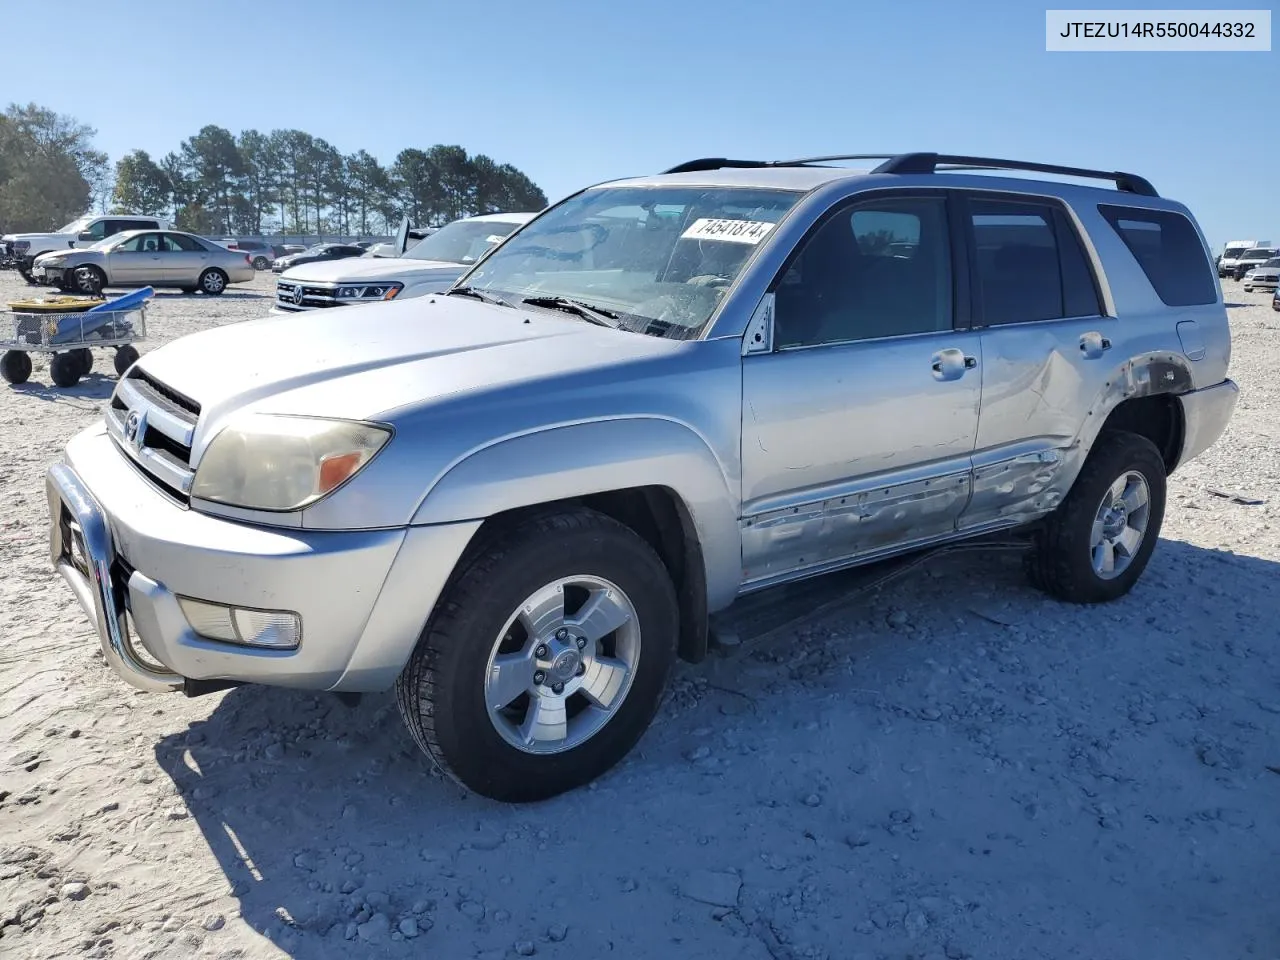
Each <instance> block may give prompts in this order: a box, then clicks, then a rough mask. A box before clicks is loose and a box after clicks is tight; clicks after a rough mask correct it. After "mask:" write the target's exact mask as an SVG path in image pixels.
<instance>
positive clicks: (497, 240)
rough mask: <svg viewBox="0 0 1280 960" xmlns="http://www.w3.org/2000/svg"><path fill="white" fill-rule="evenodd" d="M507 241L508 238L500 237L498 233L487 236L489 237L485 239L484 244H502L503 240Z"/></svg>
mask: <svg viewBox="0 0 1280 960" xmlns="http://www.w3.org/2000/svg"><path fill="white" fill-rule="evenodd" d="M505 239H507V238H506V237H500V236H498V235H497V234H496V233H491V234H489V236H487V237H485V238H484V242H485V243H501V242H502V241H503V240H505Z"/></svg>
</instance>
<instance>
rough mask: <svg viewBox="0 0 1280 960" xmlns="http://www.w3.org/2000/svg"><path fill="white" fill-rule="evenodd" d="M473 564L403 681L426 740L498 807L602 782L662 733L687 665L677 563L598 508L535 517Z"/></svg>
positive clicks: (418, 736) (416, 732)
mask: <svg viewBox="0 0 1280 960" xmlns="http://www.w3.org/2000/svg"><path fill="white" fill-rule="evenodd" d="M482 535H483V534H482ZM464 564H465V566H463V567H462V568H461V570H460V573H459V574H458V575H457V576H455V578H454V580H453V581H452V583H451V585H450V586H449V587H448V588H447V590H446V593H445V594H444V595H443V596H442V597H441V598H440V601H439V602H438V603H437V605H436V609H435V613H434V614H433V615H432V617H431V620H430V621H429V622H428V624H427V627H426V629H425V630H424V631H423V634H422V636H421V638H420V639H419V641H418V646H417V648H416V649H415V650H414V652H413V655H412V656H411V657H410V659H409V662H408V664H407V665H406V666H405V668H404V671H403V672H402V673H401V675H400V678H399V680H398V681H397V684H396V694H397V700H398V702H399V705H400V711H401V714H402V716H403V717H404V720H405V722H406V724H407V725H408V727H409V730H410V732H411V733H412V734H413V737H414V739H415V740H416V741H417V743H418V745H419V746H420V747H422V749H423V750H425V751H426V752H427V753H428V754H429V755H430V756H431V757H432V759H434V760H435V762H436V763H437V764H438V765H439V766H440V767H441V769H442V770H444V771H445V772H446V773H447V774H448V775H449V776H451V777H452V778H454V779H455V780H457V781H459V782H460V783H462V784H464V785H465V786H467V787H469V788H470V789H472V790H474V791H476V792H477V793H480V794H482V795H484V796H487V797H491V798H493V799H495V800H504V801H509V802H525V801H532V800H541V799H545V798H547V797H551V796H555V795H556V794H559V793H563V792H564V791H566V790H571V789H573V788H574V787H578V786H581V785H582V784H585V783H587V782H589V781H590V780H593V779H595V778H596V777H598V776H600V775H601V774H602V773H604V772H605V771H606V770H608V769H609V768H610V767H612V766H613V765H614V764H616V763H617V762H618V761H619V760H621V759H622V758H623V757H624V756H626V754H627V753H628V752H629V751H630V750H631V748H632V747H633V746H634V745H635V743H636V741H637V740H639V739H640V736H641V735H642V734H643V733H644V731H645V729H646V728H647V727H648V725H649V722H650V720H652V718H653V715H654V713H655V711H656V710H657V707H658V702H659V699H660V697H661V695H662V690H663V687H664V686H665V684H666V679H667V674H668V672H669V671H670V669H671V664H672V662H673V661H674V659H675V652H676V634H677V630H678V614H677V607H676V597H675V590H674V588H673V586H672V583H671V578H670V577H669V576H668V574H667V570H666V567H664V566H663V564H662V561H661V560H660V559H659V558H658V556H657V554H656V553H654V551H653V549H652V548H651V547H650V546H649V545H648V544H647V543H646V542H645V541H644V540H643V539H642V538H641V537H639V536H638V535H637V534H636V533H635V532H634V531H632V530H631V529H629V528H628V527H625V526H623V525H622V524H620V523H618V522H617V521H615V520H612V519H611V518H609V517H606V516H604V515H603V514H599V513H596V512H594V511H591V510H574V511H567V512H563V513H556V514H547V515H543V516H539V517H534V518H530V519H528V520H525V521H524V522H522V523H520V524H519V525H517V526H515V527H514V528H512V529H508V530H505V531H503V534H502V536H501V537H500V538H499V537H497V536H494V537H492V538H491V539H490V540H488V542H486V543H483V544H482V545H481V547H480V548H479V549H477V550H476V551H475V552H474V554H473V555H472V556H471V557H470V558H469V559H468V560H465V561H464Z"/></svg>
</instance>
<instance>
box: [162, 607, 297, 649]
mask: <svg viewBox="0 0 1280 960" xmlns="http://www.w3.org/2000/svg"><path fill="white" fill-rule="evenodd" d="M178 605H179V606H181V607H182V613H183V615H184V616H185V617H186V618H187V623H188V624H190V625H191V629H192V630H193V631H195V633H196V634H198V635H199V636H201V637H204V638H205V639H207V640H221V641H223V642H224V643H240V644H244V645H245V646H250V647H267V648H270V649H274V650H293V649H295V648H296V647H297V646H298V643H299V641H300V640H301V639H302V621H301V619H299V617H298V615H297V614H296V613H290V612H289V611H288V610H248V609H242V608H240V607H227V606H223V605H222V604H219V603H208V602H206V601H204V600H192V599H191V598H190V597H179V598H178Z"/></svg>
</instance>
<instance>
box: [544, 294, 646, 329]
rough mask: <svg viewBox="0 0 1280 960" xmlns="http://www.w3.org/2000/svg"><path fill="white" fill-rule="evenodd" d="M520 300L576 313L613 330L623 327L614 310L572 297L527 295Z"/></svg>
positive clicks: (588, 320) (584, 318)
mask: <svg viewBox="0 0 1280 960" xmlns="http://www.w3.org/2000/svg"><path fill="white" fill-rule="evenodd" d="M520 302H521V303H527V304H529V306H531V307H548V308H550V309H552V310H563V311H564V312H565V313H574V314H577V315H578V316H580V317H581V318H582V319H583V320H586V321H587V322H588V323H594V324H595V325H596V326H598V327H609V328H610V329H611V330H621V329H622V324H621V323H620V322H619V320H618V315H617V314H616V313H614V312H613V311H611V310H603V309H601V308H600V307H593V306H592V305H591V304H589V303H583V302H582V301H581V300H574V299H572V298H570V297H525V298H524V299H523V300H522V301H520Z"/></svg>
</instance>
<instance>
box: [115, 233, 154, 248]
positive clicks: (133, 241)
mask: <svg viewBox="0 0 1280 960" xmlns="http://www.w3.org/2000/svg"><path fill="white" fill-rule="evenodd" d="M148 236H154V234H146V233H140V234H138V235H137V236H136V237H130V238H129V239H128V240H126V241H124V242H123V243H121V244H119V245H118V246H117V247H116V248H115V252H116V253H141V252H142V241H144V240H145V239H146V238H147V237H148Z"/></svg>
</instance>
